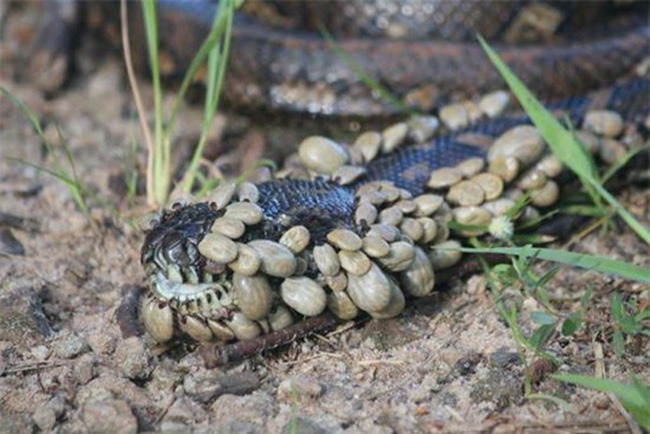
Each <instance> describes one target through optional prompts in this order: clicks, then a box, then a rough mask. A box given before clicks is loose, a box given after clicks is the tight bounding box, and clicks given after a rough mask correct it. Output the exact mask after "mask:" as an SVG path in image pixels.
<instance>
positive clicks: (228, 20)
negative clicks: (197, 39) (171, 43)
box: [122, 0, 242, 207]
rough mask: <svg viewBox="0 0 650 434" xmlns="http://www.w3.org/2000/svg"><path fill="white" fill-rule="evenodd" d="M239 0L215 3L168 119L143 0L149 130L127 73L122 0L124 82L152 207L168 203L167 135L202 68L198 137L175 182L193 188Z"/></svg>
mask: <svg viewBox="0 0 650 434" xmlns="http://www.w3.org/2000/svg"><path fill="white" fill-rule="evenodd" d="M241 3H242V0H224V1H222V2H220V7H219V9H218V13H217V14H216V15H215V17H214V21H213V25H212V28H211V30H210V32H209V34H208V36H207V38H206V40H205V41H204V42H203V44H202V46H201V48H200V49H199V51H198V52H197V53H196V55H195V56H194V59H193V60H192V62H191V64H190V67H189V68H188V70H187V72H186V74H185V78H184V79H183V81H182V83H181V86H180V89H179V91H178V92H177V93H176V97H175V101H174V103H173V105H172V108H171V110H170V113H169V116H167V117H165V115H164V113H163V108H162V88H161V79H160V65H159V59H158V26H157V14H156V1H155V0H143V2H142V8H143V17H144V24H145V35H146V42H147V48H148V53H149V67H150V70H151V79H152V85H153V94H154V101H153V106H154V132H153V134H152V133H151V130H150V127H149V125H148V123H147V122H146V114H145V110H144V106H143V104H142V103H141V97H140V94H139V91H138V87H137V83H136V80H135V74H134V73H133V71H132V66H131V63H132V62H131V59H130V51H129V49H128V47H129V44H128V31H127V30H126V29H127V26H125V25H124V23H126V22H127V19H126V1H125V0H123V1H122V21H123V26H122V27H123V45H124V47H125V53H124V54H125V60H126V63H127V70H128V71H129V80H130V82H131V87H132V90H133V93H134V99H135V100H136V106H137V108H138V114H139V117H140V125H141V128H142V130H143V135H144V138H145V142H146V145H147V202H148V203H149V204H150V205H152V206H157V207H162V206H164V205H165V203H166V202H167V200H168V197H169V194H170V191H171V184H172V173H171V146H172V143H171V135H172V132H173V130H174V127H175V123H176V118H177V115H178V112H179V110H180V107H181V105H182V101H183V99H184V97H185V94H186V92H187V90H188V89H189V87H190V85H191V83H192V82H193V80H194V77H195V76H196V74H197V72H198V71H199V69H200V68H201V67H203V66H205V67H206V70H207V74H206V82H205V86H206V96H205V103H204V112H203V123H202V128H201V136H200V138H199V141H198V143H197V145H196V147H195V149H194V153H193V156H192V159H191V161H190V164H189V167H188V169H187V170H186V171H185V173H184V175H183V179H182V180H181V182H180V188H181V190H182V191H183V192H185V193H189V192H190V191H192V189H193V188H194V187H195V183H196V180H197V177H198V173H199V171H198V169H199V166H200V162H201V156H202V154H203V150H204V148H205V144H206V142H207V139H208V135H209V132H210V127H211V126H212V123H213V120H214V117H215V114H216V111H217V107H218V105H219V97H220V94H221V89H222V87H223V82H224V77H225V73H226V65H227V61H228V53H229V50H230V38H231V32H232V20H233V15H234V12H235V9H237V8H238V7H239V6H241Z"/></svg>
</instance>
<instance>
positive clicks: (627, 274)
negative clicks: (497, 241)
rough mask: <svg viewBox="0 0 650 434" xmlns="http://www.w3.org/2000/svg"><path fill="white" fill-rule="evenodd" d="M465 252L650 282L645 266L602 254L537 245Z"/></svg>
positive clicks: (466, 251)
mask: <svg viewBox="0 0 650 434" xmlns="http://www.w3.org/2000/svg"><path fill="white" fill-rule="evenodd" d="M460 251H461V252H464V253H496V254H502V255H517V256H521V257H523V258H531V259H535V258H536V259H543V260H546V261H552V262H557V263H560V264H565V265H570V266H572V267H578V268H584V269H587V270H594V271H598V272H601V273H605V274H609V275H612V276H618V277H621V278H624V279H630V280H635V281H637V282H640V283H645V284H650V272H649V271H648V270H647V269H646V268H643V267H639V266H636V265H632V264H628V263H626V262H623V261H617V260H615V259H609V258H604V257H602V256H592V255H583V254H580V253H574V252H566V251H564V250H558V249H547V248H537V247H531V246H526V247H487V248H483V247H479V248H475V247H462V248H461V249H460Z"/></svg>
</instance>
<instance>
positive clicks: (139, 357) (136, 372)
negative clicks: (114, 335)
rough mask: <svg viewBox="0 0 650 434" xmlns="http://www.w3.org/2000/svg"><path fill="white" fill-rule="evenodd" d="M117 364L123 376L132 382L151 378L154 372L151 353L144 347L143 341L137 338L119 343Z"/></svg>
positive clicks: (116, 354) (116, 356)
mask: <svg viewBox="0 0 650 434" xmlns="http://www.w3.org/2000/svg"><path fill="white" fill-rule="evenodd" d="M115 362H116V363H117V365H118V366H120V368H121V370H122V374H124V376H125V377H127V378H130V379H132V380H144V379H146V378H149V375H150V374H151V371H152V370H153V359H152V357H151V353H150V352H149V350H148V349H147V348H145V347H144V344H143V341H142V339H140V338H138V337H136V336H133V337H130V338H128V339H126V340H124V341H122V342H120V343H119V345H118V347H117V351H116V352H115Z"/></svg>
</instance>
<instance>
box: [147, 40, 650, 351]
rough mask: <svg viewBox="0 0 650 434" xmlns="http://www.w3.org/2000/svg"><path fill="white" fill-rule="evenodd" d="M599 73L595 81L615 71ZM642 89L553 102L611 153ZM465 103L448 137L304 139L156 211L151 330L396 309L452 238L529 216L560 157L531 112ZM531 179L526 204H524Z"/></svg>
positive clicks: (245, 328) (232, 333) (259, 327)
mask: <svg viewBox="0 0 650 434" xmlns="http://www.w3.org/2000/svg"><path fill="white" fill-rule="evenodd" d="M398 33H399V32H398ZM400 35H401V36H403V34H400ZM631 35H632V34H631V33H628V34H624V35H623V36H621V37H620V38H623V39H625V38H628V39H625V40H626V41H627V42H625V43H624V44H628V45H626V47H627V48H626V49H629V52H633V53H635V54H634V55H633V56H632V57H633V58H635V59H636V60H635V61H634V62H638V59H639V58H640V57H642V56H643V54H644V53H643V49H642V48H643V47H644V46H647V35H648V33H647V28H646V29H642V30H640V31H639V30H636V31H635V32H634V33H633V35H634V36H631ZM617 38H618V39H617ZM620 38H619V37H618V36H617V37H616V38H615V41H618V42H613V44H614V46H616V45H617V44H619V43H623V42H620V41H622V40H623V39H620ZM630 38H631V39H630ZM270 39H271V42H269V43H273V38H270ZM305 43H307V42H305ZM400 43H405V42H404V41H402V42H400ZM343 45H344V47H345V44H343ZM290 47H291V44H289V43H287V44H286V46H285V49H287V50H288V49H289V48H290ZM574 48H575V47H574ZM602 48H603V47H601V49H602ZM609 48H611V46H610V47H609ZM298 49H300V46H298ZM639 50H640V51H641V52H639ZM570 51H571V50H568V49H565V52H566V53H568V52H570ZM578 51H579V50H578ZM645 54H647V53H645ZM244 57H245V56H244ZM427 62H435V60H433V59H428V60H427ZM634 62H633V63H634ZM619 66H621V67H622V68H624V69H629V66H630V65H619ZM556 72H557V71H556ZM536 74H538V75H539V74H541V73H540V72H537V73H536ZM603 75H607V74H603ZM603 75H601V76H600V77H599V78H598V79H597V80H596V82H597V83H602V82H603V80H605V81H607V80H613V79H614V77H611V76H607V77H603ZM565 83H567V82H565ZM534 84H539V83H534ZM592 84H593V83H592ZM488 86H489V85H488ZM470 90H472V91H473V90H474V88H470ZM649 92H650V81H649V80H647V79H643V78H639V79H634V80H632V81H627V82H626V83H624V84H620V85H615V86H613V87H612V88H610V89H609V90H607V91H603V92H600V93H598V94H591V95H589V96H582V97H574V98H571V99H568V100H565V101H564V102H562V103H554V105H552V106H551V108H552V109H553V110H555V112H556V113H558V114H567V115H569V116H570V117H571V119H572V121H573V123H574V125H578V126H581V131H579V132H578V134H579V137H580V139H581V140H582V141H583V142H585V143H586V145H587V146H588V148H589V150H591V151H592V152H594V153H595V154H596V155H598V156H600V158H602V159H603V160H605V161H610V162H611V161H613V160H615V159H616V157H618V156H620V155H621V153H625V152H626V150H627V148H630V147H633V146H637V145H638V144H639V143H640V142H642V141H643V134H645V130H644V128H647V125H646V127H643V126H640V125H641V124H642V123H643V122H646V123H647V119H646V118H647V116H648V114H649V112H650V110H649V108H648V99H647V98H648V94H649ZM452 93H453V92H452ZM498 95H499V96H500V97H503V94H498ZM375 103H376V100H375ZM463 104H464V105H463ZM468 104H469V103H467V102H464V103H459V104H456V105H455V106H450V107H452V108H453V107H456V108H458V107H464V109H465V113H466V117H467V118H468V119H465V121H464V122H461V124H460V125H457V124H455V123H454V122H453V118H451V119H452V121H450V120H449V119H445V116H443V112H444V109H443V110H441V111H440V116H441V117H442V118H443V122H444V123H445V124H446V126H447V127H448V128H447V132H446V133H442V134H438V133H436V129H437V128H438V121H437V119H436V118H434V117H431V116H420V117H415V118H412V119H411V120H409V121H407V122H400V123H397V124H395V125H392V126H389V127H388V128H386V129H385V130H383V131H381V132H375V131H367V132H364V133H363V134H361V135H359V136H358V138H357V139H356V141H354V143H352V144H351V145H349V146H348V145H345V144H341V143H337V142H335V141H332V140H330V139H327V138H325V137H310V138H307V139H305V140H304V141H303V142H302V143H301V145H300V146H299V149H298V155H297V156H296V157H295V158H292V159H290V160H291V161H292V163H291V164H289V165H287V167H286V168H285V169H283V170H282V171H280V172H279V173H278V174H277V175H276V176H275V177H274V178H273V179H270V180H267V181H265V182H261V183H259V184H256V185H255V184H253V183H250V182H244V183H241V184H239V185H236V184H235V183H230V182H223V183H222V184H221V185H220V186H219V187H218V188H217V189H216V190H215V191H214V192H212V193H211V194H210V196H209V197H208V198H206V199H205V200H204V201H203V202H200V203H193V204H183V203H177V204H175V205H173V206H172V207H171V209H169V210H166V211H165V212H163V214H162V215H161V216H160V218H159V219H158V220H157V221H156V222H155V223H154V225H153V227H152V228H151V230H149V231H148V233H147V236H146V239H145V242H144V246H143V248H142V263H143V264H144V267H145V270H146V273H147V287H148V289H147V293H146V295H145V296H144V299H143V302H142V306H141V309H140V315H141V318H142V320H143V323H144V325H145V328H146V330H147V332H148V333H149V335H150V336H151V337H153V339H155V340H156V341H158V342H161V343H164V342H169V341H172V340H174V339H176V338H179V337H185V338H188V337H189V338H191V339H192V340H195V341H200V342H210V341H216V342H218V343H220V344H219V345H221V344H224V343H226V342H232V341H237V340H239V341H249V340H254V339H256V338H257V339H259V338H258V337H259V336H266V339H269V338H268V337H269V336H274V335H281V336H284V337H285V338H287V339H288V338H290V337H293V334H286V335H282V333H283V331H285V330H289V329H290V328H291V327H292V324H294V323H300V322H301V321H304V320H305V319H307V318H311V317H317V316H319V315H321V314H323V313H324V312H329V313H330V314H333V315H334V316H335V317H337V318H340V319H344V320H347V319H352V318H355V317H357V316H358V315H360V314H361V313H362V312H366V313H367V314H369V315H371V316H372V317H375V318H390V317H394V316H396V315H398V314H399V313H400V312H401V311H402V309H403V308H404V305H405V302H406V300H407V299H410V298H417V297H422V296H426V295H428V294H430V293H431V292H432V291H434V289H435V286H436V275H438V273H439V271H440V270H443V269H447V268H449V267H453V266H454V264H456V263H457V262H458V261H459V260H460V253H459V251H458V250H457V248H458V247H459V246H460V242H459V241H458V240H460V239H462V238H463V237H466V236H470V235H483V234H487V233H489V234H490V235H492V236H494V237H497V238H499V237H504V238H505V237H507V236H509V235H510V234H511V232H512V230H513V225H514V226H516V225H518V224H519V223H521V222H530V221H532V220H535V218H536V217H538V216H539V210H540V209H544V208H547V207H549V206H551V205H552V204H553V203H555V202H556V200H557V199H558V197H559V195H560V185H559V181H558V182H556V181H557V180H558V179H560V176H561V175H562V172H563V170H562V164H561V163H560V161H559V160H558V159H557V157H555V156H553V155H552V154H550V153H549V151H548V150H547V148H546V146H545V144H544V142H543V140H542V138H541V135H540V134H539V132H538V131H537V130H536V129H535V128H534V127H532V126H531V125H529V123H528V121H527V120H526V118H525V117H524V116H521V115H507V116H506V115H503V114H501V115H498V116H495V113H492V112H491V111H490V109H489V108H488V109H485V110H484V111H483V112H482V113H481V112H479V113H478V114H476V113H474V112H475V111H476V110H478V108H476V107H478V106H471V105H468ZM271 106H273V104H271ZM320 107H323V106H322V105H321V106H320ZM340 107H343V106H340ZM347 107H350V106H347ZM481 107H483V106H481ZM284 108H287V107H286V106H285V107H284ZM330 108H331V107H330ZM486 110H487V111H486ZM448 111H453V110H451V109H449V110H448ZM371 112H372V110H371ZM468 113H469V114H472V113H474V115H472V116H469V114H468ZM488 115H489V116H488ZM490 117H492V118H490ZM468 123H469V124H471V125H470V126H469V127H467V126H465V125H466V124H468ZM454 129H456V130H455V131H449V130H454ZM432 136H433V138H432ZM524 192H525V193H526V196H527V197H529V198H530V203H529V204H528V205H527V206H525V207H522V208H521V209H519V210H518V212H517V213H516V214H515V213H514V211H513V209H515V208H516V207H517V206H518V200H519V198H520V197H521V196H522V195H523V194H524ZM450 222H454V223H455V224H456V225H455V226H454V225H449V223H450ZM449 226H452V227H453V228H454V229H453V231H452V232H450V229H449ZM271 339H272V338H271ZM274 342H275V341H274ZM278 342H279V341H278Z"/></svg>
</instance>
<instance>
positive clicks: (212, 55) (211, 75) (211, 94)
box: [181, 0, 236, 193]
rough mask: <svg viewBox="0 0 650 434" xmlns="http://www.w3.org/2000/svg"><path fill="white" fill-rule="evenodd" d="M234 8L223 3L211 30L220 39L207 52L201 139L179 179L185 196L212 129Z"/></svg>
mask: <svg viewBox="0 0 650 434" xmlns="http://www.w3.org/2000/svg"><path fill="white" fill-rule="evenodd" d="M235 6H236V5H235V2H234V1H233V0H225V1H223V2H221V3H220V8H219V12H218V14H217V16H216V18H215V22H214V25H213V28H214V29H217V30H218V29H221V31H220V32H217V33H218V34H219V37H220V40H219V42H218V43H217V44H215V45H214V46H213V47H212V48H211V49H210V50H209V54H208V74H207V83H206V96H205V108H204V112H203V115H204V116H203V127H202V129H201V137H200V138H199V143H198V145H197V147H196V149H195V150H194V155H193V156H192V161H191V162H190V165H189V167H188V169H187V171H186V172H185V175H184V176H183V180H182V181H181V183H182V188H183V191H185V192H186V193H189V192H190V191H191V190H192V187H193V185H194V181H195V179H196V174H197V171H198V168H199V163H200V162H201V156H202V154H203V149H204V148H205V144H206V142H207V140H208V134H209V132H210V127H211V126H212V122H213V121H214V117H215V114H216V112H217V107H218V106H219V97H220V95H221V88H222V87H223V81H224V77H225V75H226V64H227V61H228V54H229V51H230V38H231V34H232V20H233V16H234V13H235ZM215 31H216V30H215Z"/></svg>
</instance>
